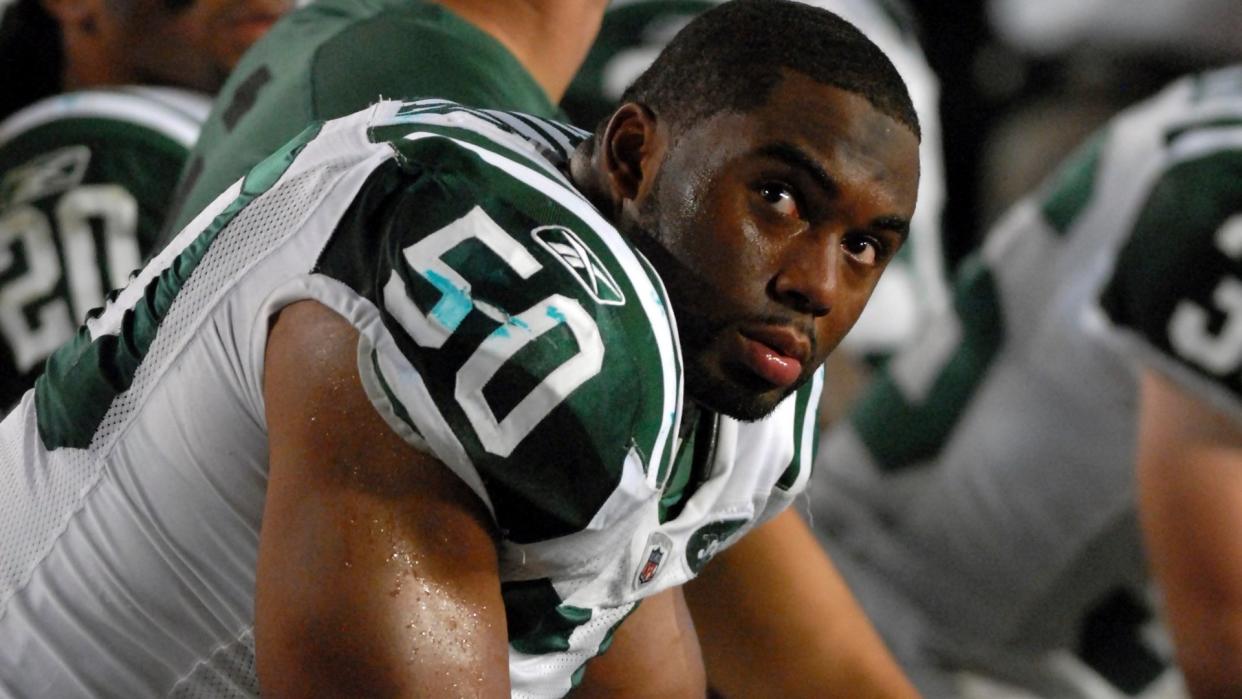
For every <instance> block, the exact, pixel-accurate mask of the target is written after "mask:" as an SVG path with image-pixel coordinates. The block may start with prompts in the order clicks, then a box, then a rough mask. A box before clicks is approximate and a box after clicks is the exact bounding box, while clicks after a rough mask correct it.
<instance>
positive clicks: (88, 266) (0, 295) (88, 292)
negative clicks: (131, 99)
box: [0, 184, 142, 372]
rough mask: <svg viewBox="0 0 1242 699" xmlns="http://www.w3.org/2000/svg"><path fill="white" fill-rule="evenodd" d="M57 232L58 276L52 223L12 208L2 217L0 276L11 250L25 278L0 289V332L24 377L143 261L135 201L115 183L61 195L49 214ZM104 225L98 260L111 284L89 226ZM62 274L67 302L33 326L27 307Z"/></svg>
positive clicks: (53, 304) (24, 208)
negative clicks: (22, 263) (20, 258)
mask: <svg viewBox="0 0 1242 699" xmlns="http://www.w3.org/2000/svg"><path fill="white" fill-rule="evenodd" d="M53 212H54V217H55V224H56V225H55V234H56V235H58V236H59V239H60V248H61V250H62V251H63V254H64V260H65V265H64V266H65V268H64V269H63V270H62V268H61V263H60V259H59V257H58V256H57V253H56V241H55V239H54V238H53V227H52V222H51V221H49V220H48V217H47V215H46V214H44V213H43V212H42V211H40V210H39V209H37V208H35V207H33V206H31V205H29V204H21V205H18V206H15V207H13V208H12V209H10V210H9V211H8V212H7V213H5V214H4V216H3V217H2V218H0V272H5V271H7V270H9V269H10V268H12V266H13V265H14V264H15V263H16V260H17V255H16V249H17V246H18V245H20V246H21V248H22V249H23V250H24V252H25V257H26V271H25V273H24V274H22V275H20V276H18V277H17V278H15V279H13V280H11V281H9V282H8V283H7V284H5V285H3V286H0V333H2V334H3V335H4V338H5V341H6V342H7V343H8V345H9V347H10V348H12V351H13V358H14V362H15V364H16V365H17V368H18V370H19V371H23V372H24V371H29V370H30V369H31V368H33V367H34V366H35V365H36V364H38V363H39V362H40V361H42V360H43V359H44V358H45V357H46V356H47V355H48V354H50V353H51V352H52V350H54V349H56V347H58V346H59V345H60V344H61V343H62V342H64V341H66V340H67V339H69V337H70V336H72V335H73V329H74V327H76V326H77V324H78V323H79V322H81V321H82V319H83V318H85V317H86V313H87V311H89V310H91V309H92V308H95V307H96V306H99V305H101V304H103V299H104V294H105V292H107V291H108V290H109V289H113V288H116V287H120V286H123V285H124V284H125V279H126V275H128V274H129V272H130V271H131V270H133V269H136V268H137V267H138V266H139V264H141V262H142V256H141V254H140V253H139V248H138V202H137V201H135V200H134V197H133V195H131V194H130V193H129V192H128V191H126V190H125V189H124V188H123V187H121V186H119V185H115V184H98V185H84V186H81V187H77V188H75V189H71V190H69V191H68V192H66V193H65V194H64V195H62V196H61V197H60V199H59V200H58V201H57V202H56V206H55V208H54V209H53ZM92 220H98V221H101V222H102V225H103V236H102V237H103V241H104V248H105V251H104V254H105V255H106V259H107V264H108V269H109V270H110V272H111V274H110V278H109V279H108V280H107V283H106V284H105V283H104V280H103V279H102V275H101V273H100V269H99V263H98V260H99V256H98V254H97V251H96V249H95V240H94V235H93V233H92V229H91V221H92ZM62 275H65V276H66V279H65V282H66V285H67V286H68V290H69V300H68V301H66V300H65V299H63V298H56V299H52V300H50V301H49V302H48V303H46V304H44V305H43V306H42V307H41V308H40V309H39V311H38V315H37V318H36V322H34V323H30V322H28V321H27V319H26V313H25V308H26V307H27V306H28V305H29V304H31V303H33V302H35V301H37V300H39V299H40V298H43V297H46V296H47V295H48V294H50V293H52V292H53V291H54V290H55V288H56V285H57V283H58V282H59V281H60V279H61V276H62Z"/></svg>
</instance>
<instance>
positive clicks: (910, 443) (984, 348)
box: [850, 255, 1005, 471]
mask: <svg viewBox="0 0 1242 699" xmlns="http://www.w3.org/2000/svg"><path fill="white" fill-rule="evenodd" d="M954 308H955V310H956V312H957V316H958V318H959V319H960V320H961V324H962V325H961V327H962V330H961V332H962V337H961V341H960V344H959V345H958V348H957V351H956V352H955V353H954V355H953V356H952V358H951V359H950V360H949V361H948V362H947V363H946V364H945V366H944V368H943V369H942V370H941V371H940V373H939V375H938V376H937V377H936V379H935V382H934V383H933V384H932V388H931V390H930V391H929V393H928V394H927V397H926V398H925V399H924V400H922V401H918V402H915V401H912V400H910V399H907V397H906V396H905V395H904V394H903V393H902V390H901V388H900V387H899V386H898V385H897V383H896V382H895V381H894V380H893V377H892V376H891V375H890V374H889V373H888V371H887V370H885V372H884V373H883V374H881V375H880V376H879V377H877V378H876V379H875V380H874V381H873V382H872V384H871V385H870V386H869V387H868V389H867V391H866V393H864V394H863V397H862V398H860V399H859V401H858V404H857V407H856V408H855V409H854V411H853V412H852V413H851V414H850V420H851V422H852V423H853V425H854V428H855V429H856V430H857V431H858V435H859V437H860V438H861V439H862V441H863V443H864V444H866V445H867V449H868V450H869V451H870V452H871V453H872V454H873V455H874V456H875V459H876V462H877V463H878V464H879V465H880V467H881V468H884V469H886V470H889V471H898V470H901V469H905V468H909V467H911V466H915V465H917V464H919V463H921V462H923V461H926V460H927V459H930V458H932V457H934V456H935V455H936V454H937V453H939V451H940V449H941V447H942V446H943V445H944V443H945V440H947V439H948V437H949V435H950V434H951V433H952V432H953V428H954V426H955V425H956V424H957V421H958V419H959V418H961V416H962V413H963V412H964V411H965V410H966V408H967V406H968V405H969V404H970V399H971V396H973V395H974V392H975V390H976V389H977V388H978V387H979V385H980V384H981V383H982V382H983V379H984V377H985V375H986V372H987V369H988V367H990V366H991V364H992V359H993V358H994V357H995V356H996V353H997V352H998V351H999V350H1000V348H1001V345H1002V343H1003V342H1004V339H1005V323H1004V318H1003V317H1002V315H1001V305H1000V298H999V295H998V293H997V289H996V282H995V280H994V279H993V277H992V273H991V271H990V270H988V268H987V267H986V266H985V265H984V263H983V260H982V258H980V257H979V256H978V255H975V256H972V257H970V258H967V260H966V261H965V262H963V263H962V269H961V271H960V272H959V273H958V275H957V281H956V284H955V289H954Z"/></svg>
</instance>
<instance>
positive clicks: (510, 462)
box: [317, 108, 680, 543]
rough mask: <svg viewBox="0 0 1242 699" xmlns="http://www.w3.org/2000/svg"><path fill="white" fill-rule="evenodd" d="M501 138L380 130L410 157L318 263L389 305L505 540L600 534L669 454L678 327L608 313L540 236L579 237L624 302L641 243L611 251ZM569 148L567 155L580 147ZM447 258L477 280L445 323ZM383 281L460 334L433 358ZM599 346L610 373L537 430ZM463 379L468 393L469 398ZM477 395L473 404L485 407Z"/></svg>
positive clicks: (385, 169)
mask: <svg viewBox="0 0 1242 699" xmlns="http://www.w3.org/2000/svg"><path fill="white" fill-rule="evenodd" d="M452 111H462V110H461V109H460V108H456V109H455V110H452ZM493 125H494V124H493ZM490 128H491V127H488V128H487V129H482V130H475V131H470V130H468V129H466V128H464V127H442V126H439V125H430V126H429V125H426V124H419V123H407V124H387V125H383V126H382V127H381V128H380V129H372V130H371V132H370V134H371V138H372V139H374V138H375V137H376V135H377V134H380V133H383V134H384V136H386V137H387V138H392V139H395V140H393V141H391V143H392V145H393V148H394V149H395V150H396V152H397V154H398V160H397V161H394V162H393V163H392V165H385V166H381V167H380V168H379V169H378V170H377V171H376V172H375V173H373V175H372V177H371V178H370V180H369V181H368V183H367V184H366V185H364V187H363V189H362V190H361V192H360V193H359V195H358V198H357V200H356V202H355V205H354V206H353V207H352V209H351V212H350V213H349V214H347V215H346V217H345V218H344V219H342V222H341V224H340V226H339V227H338V232H337V233H336V234H335V235H334V237H333V239H332V241H330V242H329V244H328V246H327V247H326V248H325V250H324V253H323V255H322V256H321V258H320V260H319V262H318V263H317V269H318V271H320V272H321V273H324V274H327V275H328V276H331V277H333V278H335V279H338V280H340V281H342V282H344V283H345V284H347V285H349V286H351V287H353V288H355V289H356V290H357V291H358V292H359V293H362V294H363V295H365V296H367V297H368V298H371V299H372V300H373V301H374V302H375V303H376V305H377V306H378V307H380V308H381V315H382V317H383V319H384V322H385V325H386V326H387V327H388V328H389V330H390V332H391V333H392V335H393V338H394V340H395V342H396V344H397V346H398V348H399V349H400V351H401V352H402V354H403V355H404V356H405V358H406V360H408V361H409V363H410V364H411V365H412V366H413V368H414V370H415V371H417V373H418V375H419V376H420V377H422V380H423V382H424V383H425V385H426V388H427V390H428V392H429V393H430V394H431V396H432V398H433V400H434V402H435V406H434V409H435V410H436V411H437V412H438V413H439V414H440V415H441V416H442V418H443V420H444V422H445V423H447V425H448V426H449V428H450V429H451V430H452V432H453V435H454V437H455V438H456V439H457V440H458V441H459V442H460V443H461V445H462V447H463V448H464V450H465V452H466V454H467V455H468V458H469V460H470V463H471V466H472V467H473V468H474V469H475V470H476V471H477V473H478V474H479V477H480V480H481V482H482V485H483V487H484V488H485V489H486V491H487V495H488V498H489V500H490V501H491V503H492V504H493V507H494V511H495V512H496V515H497V519H498V521H504V522H508V523H510V525H509V527H510V528H509V530H508V531H506V533H505V534H506V537H507V538H508V539H509V540H511V541H515V542H519V543H522V542H532V541H541V540H546V539H548V538H553V537H556V536H564V535H567V534H571V533H573V532H576V531H580V530H581V529H583V528H584V527H586V526H587V525H588V524H589V523H590V521H591V520H592V518H593V517H594V516H595V513H596V512H597V511H598V510H599V508H600V507H602V505H603V504H604V502H605V501H606V500H607V499H608V497H609V495H610V494H611V493H612V491H613V489H614V488H615V486H616V484H617V483H618V480H619V478H620V474H621V470H622V468H623V467H624V464H625V463H626V459H627V458H628V457H629V455H630V452H631V449H633V448H635V447H637V451H638V452H639V453H643V454H648V455H651V456H652V458H653V459H654V460H657V461H658V459H659V458H660V457H661V455H660V454H653V452H654V451H655V444H656V437H657V435H658V434H659V432H660V429H661V427H662V426H663V425H664V421H663V420H664V415H665V410H664V407H663V406H664V403H665V400H666V399H665V396H666V395H667V394H668V393H669V392H673V391H676V390H677V389H678V384H675V383H671V384H669V385H668V386H666V385H665V384H664V374H663V373H662V372H663V371H664V369H663V367H664V365H665V360H664V359H663V358H662V356H661V354H660V351H659V349H658V347H657V342H656V336H655V333H656V332H661V333H666V334H668V333H671V332H672V329H671V327H669V326H668V325H667V322H668V318H667V316H665V315H663V314H661V315H660V320H661V321H663V322H664V323H665V325H664V326H663V328H662V329H658V328H657V327H656V326H653V325H652V322H653V321H652V319H651V318H650V317H649V316H648V315H647V312H646V310H645V309H644V307H643V306H642V305H640V304H628V305H611V304H605V303H597V302H596V300H595V298H594V297H593V296H592V295H591V293H590V292H589V290H588V289H587V288H584V286H583V285H582V284H581V280H580V278H579V277H577V276H576V275H575V274H573V272H572V271H571V270H570V269H568V268H567V267H566V266H565V265H564V264H563V263H562V262H560V260H559V259H558V257H557V256H556V255H554V254H553V253H552V252H550V251H549V250H548V249H547V248H546V247H545V246H544V245H543V244H541V243H540V242H539V241H538V240H537V239H536V237H535V236H533V235H532V234H531V232H532V231H533V230H535V229H536V228H538V227H540V226H548V225H553V226H559V227H563V228H565V229H566V230H569V231H571V232H572V233H573V235H574V236H575V238H576V239H578V240H580V241H581V242H582V244H583V245H585V246H587V248H588V249H589V250H590V251H591V253H592V254H593V255H595V257H596V258H598V260H599V264H601V265H602V266H604V267H605V268H607V269H608V270H609V274H610V275H611V276H612V278H613V280H614V281H615V282H616V284H617V286H618V288H619V290H620V292H621V293H622V294H625V295H627V296H630V297H634V298H637V296H638V292H637V291H636V290H635V287H634V283H635V281H636V280H632V279H630V278H628V277H627V276H626V275H625V274H622V273H621V267H620V263H619V262H618V261H617V259H616V255H617V254H618V253H619V252H623V253H624V254H628V255H633V254H634V253H633V252H632V251H631V250H629V248H628V246H627V247H626V248H625V249H624V250H623V251H616V250H613V249H611V248H610V247H609V246H610V245H616V244H617V243H606V242H605V241H604V239H603V238H601V237H600V234H599V233H598V232H597V231H595V230H594V229H592V228H591V227H590V226H588V225H585V224H584V222H583V221H582V220H579V218H578V217H577V216H576V215H574V214H573V213H572V212H571V211H570V210H569V209H567V208H564V207H563V206H562V205H561V204H558V203H557V202H556V201H555V200H554V199H553V198H550V197H549V196H548V194H547V193H546V192H544V191H543V190H541V189H539V187H536V186H534V184H532V182H531V181H528V180H529V178H528V177H526V176H517V175H515V174H514V173H510V172H508V171H505V170H504V169H503V168H502V167H501V166H500V165H498V164H495V163H494V162H492V161H488V160H485V157H486V156H487V155H488V154H491V155H494V156H495V157H497V158H500V159H502V161H503V163H509V164H510V166H512V167H518V166H525V163H528V162H529V163H530V165H529V166H528V169H529V170H532V171H535V172H537V173H542V174H543V177H544V178H546V181H544V182H543V183H542V184H540V185H539V186H540V187H560V188H566V187H567V185H565V184H563V183H562V181H561V180H559V179H555V178H557V177H558V175H557V173H556V169H555V168H552V167H549V163H548V162H546V161H545V162H544V163H543V164H542V165H540V164H538V163H535V162H534V160H533V159H532V156H531V154H530V153H527V155H526V156H525V157H521V156H520V154H518V153H516V152H515V150H514V148H513V145H514V142H513V141H512V140H508V141H504V142H503V143H497V142H496V139H493V138H490V137H489V136H488V135H486V133H485V132H486V131H487V130H488V129H490ZM497 128H499V127H497ZM552 128H553V127H551V126H549V127H547V128H545V129H543V130H542V132H543V133H550V132H551V130H552ZM411 131H417V132H418V134H417V135H418V138H414V139H410V138H406V134H408V133H410V132H411ZM442 133H443V134H445V136H440V134H442ZM448 134H452V136H451V140H450V137H448ZM568 145H569V146H570V147H572V145H573V144H572V143H570V144H568ZM473 149H477V150H473ZM559 152H560V153H562V154H563V155H565V156H568V150H566V149H561V150H560V151H559ZM511 155H512V156H513V157H510V156H511ZM498 162H499V161H498ZM565 195H566V196H567V197H569V198H571V199H572V201H574V202H578V201H582V200H581V197H580V195H579V194H578V193H576V192H574V191H572V190H568V189H565ZM583 206H586V204H585V202H584V201H583ZM472 211H473V212H476V213H474V214H472V213H471V212H472ZM468 215H473V216H476V218H475V219H473V220H474V221H475V223H472V224H471V226H472V228H470V229H469V230H465V229H457V228H453V227H454V226H455V225H457V222H459V221H461V220H462V219H463V218H465V217H466V216H468ZM474 226H482V228H485V229H488V230H489V231H490V233H487V235H489V236H491V238H490V239H491V240H493V243H492V244H496V243H495V241H497V240H499V241H501V243H500V244H504V245H510V246H513V247H515V248H517V249H518V250H520V251H521V254H519V253H518V251H517V250H514V251H513V252H512V253H511V254H509V255H507V256H505V257H501V256H498V254H497V252H496V250H495V249H493V247H492V246H491V245H492V244H484V243H483V242H482V240H481V239H480V238H478V237H476V233H477V231H478V229H477V228H474ZM449 229H453V230H454V231H456V232H455V233H453V235H454V236H461V238H460V240H459V242H455V243H453V244H452V245H451V247H449V248H447V249H445V251H444V252H441V253H437V254H438V256H439V257H438V259H439V262H436V263H434V265H433V264H432V262H433V261H432V260H429V259H421V260H419V259H415V260H410V259H407V257H406V255H407V252H406V251H408V250H410V249H411V248H413V247H414V246H415V245H417V244H418V243H419V241H422V240H426V239H428V238H429V237H430V236H435V235H440V234H444V232H445V231H447V230H449ZM613 235H615V231H614V232H613ZM617 239H618V240H619V236H617ZM505 241H507V242H505ZM409 254H413V253H409ZM515 255H516V256H517V257H518V258H522V259H529V260H534V261H536V262H537V263H538V266H537V267H535V268H531V269H530V270H528V272H529V274H527V275H525V276H523V275H519V274H518V273H517V272H516V271H515V269H514V268H513V267H511V263H512V262H513V259H517V258H513V256H515ZM526 256H529V257H526ZM509 258H513V259H509ZM441 264H442V265H446V266H447V267H448V268H450V269H452V270H453V271H454V272H455V273H456V274H457V275H460V277H461V278H462V279H464V280H467V282H468V284H469V300H470V306H469V307H467V304H466V303H464V302H461V303H458V304H456V305H455V306H450V307H449V308H454V309H456V310H455V311H452V312H449V311H448V310H447V309H442V311H443V318H441V319H436V317H435V315H436V314H435V311H434V309H435V308H436V307H437V304H439V303H441V302H442V301H443V300H444V299H445V298H446V297H447V296H449V295H451V294H453V293H455V292H453V291H451V290H449V289H446V288H445V287H446V285H445V284H444V283H443V280H441V283H439V284H437V283H436V280H435V279H433V278H432V277H430V276H428V275H427V274H425V271H426V270H427V269H429V268H431V267H433V266H435V267H436V269H441V268H440V267H439V265H441ZM523 264H526V263H523ZM642 270H643V271H644V272H645V273H647V274H648V275H649V276H648V277H647V279H645V280H643V282H644V283H645V284H649V285H658V278H657V277H655V275H654V273H653V272H651V271H650V270H649V268H648V267H646V266H643V267H642ZM441 276H442V275H441ZM377 280H379V283H377ZM383 280H393V281H390V282H388V283H389V284H391V285H394V287H393V288H401V292H400V294H399V297H400V298H399V299H396V300H397V301H398V302H399V303H407V302H408V303H409V304H412V305H413V306H414V308H415V309H416V310H417V312H416V313H413V314H412V315H413V316H420V315H421V316H426V317H427V318H429V319H430V321H429V322H431V323H439V325H438V327H439V328H440V330H439V331H437V332H440V333H441V334H442V335H443V336H445V338H444V340H443V342H442V344H441V345H440V346H438V347H436V348H429V347H424V346H420V345H419V344H418V342H417V341H415V338H414V337H413V335H411V334H410V332H409V331H407V329H406V328H405V327H404V326H403V325H402V322H403V321H401V320H399V319H398V317H397V316H396V315H394V313H393V309H391V308H389V305H388V301H387V300H386V299H385V296H384V294H383V293H382V291H381V288H380V287H381V286H383V283H382V282H383ZM644 293H647V292H645V291H644ZM571 304H572V305H573V307H574V308H576V309H578V310H573V309H572V308H571ZM481 309H488V310H487V312H483V310H481ZM571 310H573V312H572V313H571ZM463 311H464V312H463ZM497 313H499V314H501V315H499V316H498V315H497ZM519 316H520V317H519ZM575 318H579V319H582V320H578V321H575V320H574V319H575ZM543 319H546V320H543ZM548 321H551V322H548ZM582 322H585V323H588V324H590V325H594V326H595V328H594V330H593V331H591V332H588V333H587V334H586V335H584V336H583V339H582V340H579V339H578V336H577V335H576V333H577V332H578V331H576V330H574V327H572V326H574V325H575V323H582ZM534 325H538V326H539V329H538V332H536V331H535V330H533V329H532V326H534ZM498 329H499V332H498ZM523 336H525V338H523ZM591 337H597V338H598V339H597V340H595V342H598V343H600V344H599V346H600V347H601V350H600V351H601V352H604V355H603V356H604V359H603V361H602V365H601V368H600V370H599V371H598V374H597V375H594V376H592V377H590V378H589V379H586V380H585V382H584V383H580V384H577V385H576V387H575V388H573V390H572V391H570V392H568V393H565V394H559V395H555V396H550V397H549V398H547V400H546V401H545V400H544V399H540V401H541V402H540V403H539V404H540V405H545V406H547V407H546V409H547V411H548V412H547V413H546V415H544V416H543V417H542V418H540V420H539V421H538V422H534V423H531V424H526V423H524V422H522V421H523V419H524V418H523V415H524V414H523V413H521V412H519V411H521V410H523V405H525V404H526V401H527V399H528V398H529V397H530V396H532V395H536V392H538V391H543V390H545V389H546V388H547V382H548V380H549V377H551V376H553V374H554V373H556V372H558V371H560V370H561V369H562V368H563V367H565V366H569V363H570V362H574V361H576V360H577V359H579V358H581V357H583V356H586V355H585V354H584V353H586V352H588V351H594V350H590V347H589V342H588V344H586V345H584V344H583V342H586V341H589V340H590V338H591ZM605 338H606V340H605ZM502 340H503V341H504V342H505V343H506V344H505V345H504V346H503V347H502V345H501V344H500V343H501V341H502ZM602 348H606V349H602ZM476 356H479V357H488V358H487V359H486V360H480V361H482V362H483V364H486V366H487V367H488V370H487V371H488V373H487V374H485V375H484V376H485V378H479V377H477V376H473V375H471V374H470V368H469V367H468V366H467V361H468V360H470V359H471V358H473V357H476ZM470 366H473V364H472V365H470ZM674 376H678V377H679V376H680V374H679V373H677V374H674ZM463 381H464V382H465V385H467V386H468V387H469V388H468V389H464V390H465V393H460V392H459V385H462V384H461V382H463ZM558 390H559V389H558ZM623 394H624V395H627V396H632V398H631V400H628V401H626V403H625V404H624V405H622V406H618V405H617V404H616V401H615V400H612V398H613V397H614V396H616V395H623ZM463 400H465V401H467V402H468V403H469V405H470V406H473V407H471V408H470V411H468V410H467V409H466V407H463V404H462V401H463ZM526 409H529V408H526ZM409 412H411V413H414V412H415V411H414V410H410V411H409ZM480 414H485V415H486V416H487V418H486V421H488V422H491V424H492V426H491V427H489V426H488V425H487V424H481V423H480V422H479V415H480ZM506 422H507V423H508V424H510V425H515V424H518V423H521V424H524V425H525V426H524V427H523V428H522V429H521V430H519V431H517V432H513V433H512V434H514V435H516V436H515V437H513V438H512V441H505V442H504V443H505V444H506V445H507V446H506V447H505V449H504V453H502V452H498V451H495V448H496V445H497V444H498V442H497V440H502V441H503V440H509V439H510V438H509V437H505V436H504V435H506V434H510V433H509V432H506V431H505V430H506V429H509V428H505V427H503V423H506ZM515 429H516V428H515ZM489 440H490V441H489ZM668 441H669V442H671V441H672V440H668ZM489 445H490V446H489ZM514 464H522V466H521V468H515V466H514Z"/></svg>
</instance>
